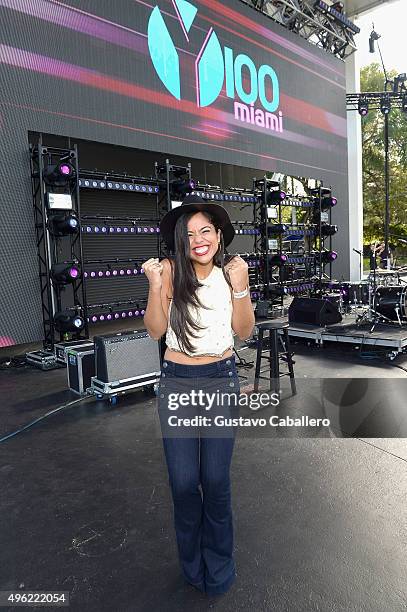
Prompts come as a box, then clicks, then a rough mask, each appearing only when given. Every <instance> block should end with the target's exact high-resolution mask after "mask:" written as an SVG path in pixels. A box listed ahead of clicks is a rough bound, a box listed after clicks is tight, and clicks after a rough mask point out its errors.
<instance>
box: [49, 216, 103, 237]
mask: <svg viewBox="0 0 407 612" xmlns="http://www.w3.org/2000/svg"><path fill="white" fill-rule="evenodd" d="M79 227H80V224H79V219H78V217H77V215H76V214H75V213H59V214H54V215H52V216H50V218H49V220H48V229H49V231H50V232H51V234H52V235H53V236H68V235H69V234H76V233H77V232H79ZM95 230H96V228H95Z"/></svg>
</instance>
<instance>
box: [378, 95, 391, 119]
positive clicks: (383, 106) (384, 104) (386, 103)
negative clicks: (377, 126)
mask: <svg viewBox="0 0 407 612" xmlns="http://www.w3.org/2000/svg"><path fill="white" fill-rule="evenodd" d="M380 111H381V112H382V114H383V115H388V114H389V113H390V111H391V102H390V98H389V97H388V96H386V97H384V98H383V99H382V100H381V101H380Z"/></svg>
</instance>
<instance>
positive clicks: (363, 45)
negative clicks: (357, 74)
mask: <svg viewBox="0 0 407 612" xmlns="http://www.w3.org/2000/svg"><path fill="white" fill-rule="evenodd" d="M372 22H373V23H374V27H375V30H376V32H377V33H378V34H380V35H381V38H380V40H379V45H380V48H381V51H382V55H383V61H384V65H385V68H386V70H387V71H389V72H390V70H392V69H393V68H395V69H396V70H397V72H399V73H401V72H407V31H406V23H407V0H397V1H396V2H391V3H390V4H388V5H387V6H386V5H384V6H381V7H379V8H377V9H376V10H374V11H372V12H371V13H368V14H367V15H364V16H362V17H360V18H359V19H357V20H355V23H356V25H358V26H359V28H360V29H361V32H360V34H357V36H355V43H356V46H357V48H358V55H359V63H360V66H361V67H363V66H366V65H368V64H371V63H372V62H378V63H379V64H380V63H381V62H380V55H379V52H378V51H377V44H376V53H374V54H372V53H369V36H370V32H371V31H372Z"/></svg>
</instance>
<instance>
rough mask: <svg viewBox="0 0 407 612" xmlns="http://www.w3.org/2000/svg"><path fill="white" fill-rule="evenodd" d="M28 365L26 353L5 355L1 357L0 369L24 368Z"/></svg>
mask: <svg viewBox="0 0 407 612" xmlns="http://www.w3.org/2000/svg"><path fill="white" fill-rule="evenodd" d="M25 365H28V364H27V360H26V358H25V354H24V355H15V357H5V358H1V359H0V370H10V369H11V368H22V367H23V366H25Z"/></svg>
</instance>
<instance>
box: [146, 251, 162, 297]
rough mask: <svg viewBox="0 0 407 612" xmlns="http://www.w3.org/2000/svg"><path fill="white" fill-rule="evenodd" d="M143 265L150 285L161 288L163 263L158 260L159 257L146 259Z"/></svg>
mask: <svg viewBox="0 0 407 612" xmlns="http://www.w3.org/2000/svg"><path fill="white" fill-rule="evenodd" d="M141 267H142V268H143V270H144V274H145V275H146V276H147V278H148V282H149V283H150V287H152V288H155V289H161V286H162V273H163V265H162V264H161V263H160V262H159V261H158V259H154V258H151V259H147V261H145V262H144V263H143V265H142V266H141Z"/></svg>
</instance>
